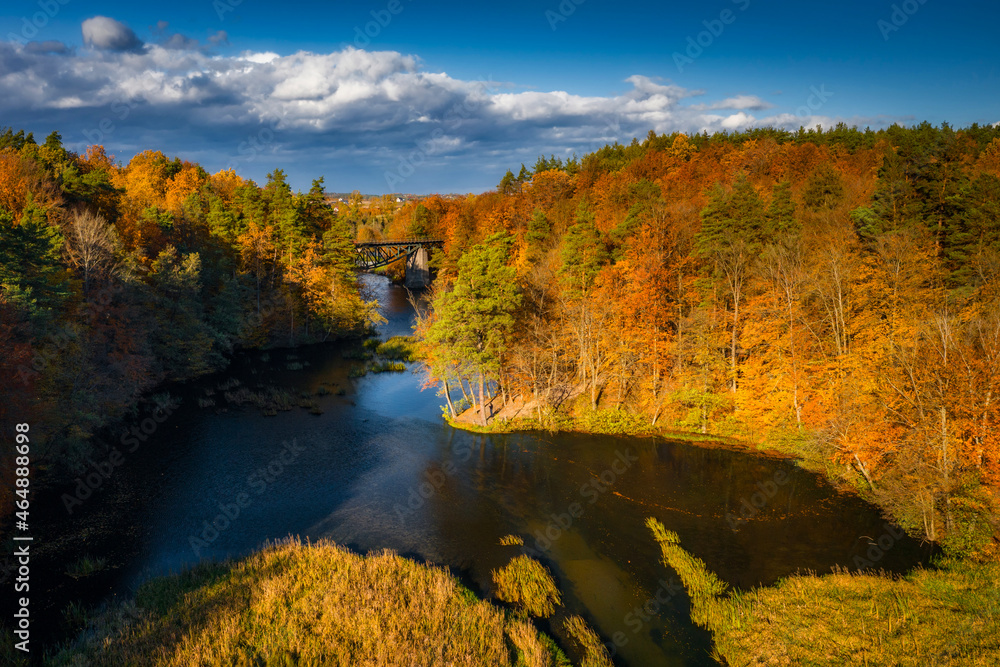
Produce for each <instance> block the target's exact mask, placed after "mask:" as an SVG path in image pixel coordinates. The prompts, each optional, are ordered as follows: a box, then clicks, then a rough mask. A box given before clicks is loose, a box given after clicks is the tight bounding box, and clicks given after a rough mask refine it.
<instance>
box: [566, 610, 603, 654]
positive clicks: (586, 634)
mask: <svg viewBox="0 0 1000 667" xmlns="http://www.w3.org/2000/svg"><path fill="white" fill-rule="evenodd" d="M563 627H564V628H566V632H567V634H569V636H570V637H572V638H573V639H574V640H576V642H577V643H578V644H579V645H580V647H581V648H582V649H583V662H581V663H580V667H614V665H613V663H612V662H611V655H610V654H609V653H608V649H607V647H606V646H605V645H604V644H603V643H601V638H600V637H598V636H597V633H596V632H594V631H593V630H591V628H590V626H589V625H587V622H586V621H585V620H583V619H582V618H580V617H579V616H575V615H574V616H570V617H569V618H567V619H566V620H565V621H563Z"/></svg>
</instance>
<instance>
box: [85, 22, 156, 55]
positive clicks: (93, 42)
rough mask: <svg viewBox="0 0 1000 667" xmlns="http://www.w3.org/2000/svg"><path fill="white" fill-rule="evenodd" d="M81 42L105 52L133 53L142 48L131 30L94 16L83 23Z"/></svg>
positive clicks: (121, 24)
mask: <svg viewBox="0 0 1000 667" xmlns="http://www.w3.org/2000/svg"><path fill="white" fill-rule="evenodd" d="M82 30H83V42H84V43H85V44H87V45H88V46H92V47H94V48H95V49H102V50H106V51H134V50H135V49H138V48H140V47H141V46H142V41H141V40H140V39H139V38H138V37H136V35H135V33H134V32H132V29H131V28H129V27H128V26H127V25H125V24H124V23H121V22H119V21H116V20H114V19H112V18H108V17H107V16H95V17H93V18H89V19H87V20H86V21H84V22H83V25H82Z"/></svg>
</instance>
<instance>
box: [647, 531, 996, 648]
mask: <svg viewBox="0 0 1000 667" xmlns="http://www.w3.org/2000/svg"><path fill="white" fill-rule="evenodd" d="M647 525H648V526H649V528H650V529H651V530H652V532H653V535H654V538H655V539H656V541H657V542H658V543H659V545H660V549H661V552H662V555H663V562H664V564H666V565H668V566H669V567H670V568H672V569H673V570H674V571H676V572H677V573H678V575H679V576H680V578H681V581H682V582H683V583H684V587H685V589H686V590H687V592H688V596H689V598H690V599H691V617H692V619H693V620H694V621H695V622H696V623H697V624H699V625H701V626H702V627H705V628H706V629H708V630H709V631H710V632H711V633H712V636H713V639H714V642H715V653H716V657H717V658H720V659H721V660H723V661H725V662H724V664H728V665H731V666H733V667H736V666H738V665H763V664H767V665H816V666H825V665H830V666H831V667H833V666H835V665H837V666H839V665H866V666H867V665H899V666H901V667H911V666H912V667H923V666H924V665H945V664H946V665H952V666H956V667H957V666H963V667H966V666H967V667H986V666H988V665H997V664H1000V583H998V582H1000V563H996V562H988V563H973V562H970V561H956V560H948V561H944V562H942V563H941V564H940V566H939V567H938V568H936V569H924V568H918V569H916V570H914V571H913V572H911V573H909V574H907V575H905V576H903V577H900V578H893V577H888V576H885V575H879V574H859V573H848V572H847V571H846V570H845V571H839V572H834V573H832V574H827V575H823V576H816V575H815V574H805V575H795V576H791V577H788V578H786V579H783V580H782V581H780V582H778V584H776V585H774V586H768V587H761V588H755V589H753V590H749V591H739V590H737V591H728V592H727V591H726V586H725V584H722V583H721V582H720V581H719V580H718V578H717V577H715V575H714V574H713V573H712V572H710V571H708V569H707V568H706V566H705V563H704V562H703V561H701V560H700V559H699V558H696V557H694V556H692V555H691V554H689V553H688V552H687V551H685V550H684V549H683V548H681V546H680V538H679V537H678V535H677V534H676V533H673V532H671V531H667V530H665V529H664V527H663V525H662V524H660V523H659V522H658V521H655V520H652V519H651V520H649V521H648V522H647ZM892 541H893V540H892V535H891V534H887V535H884V536H880V537H879V538H878V542H875V543H873V547H874V548H875V549H876V550H880V549H881V547H880V546H879V545H880V544H881V546H882V547H885V546H886V545H888V548H891V545H892Z"/></svg>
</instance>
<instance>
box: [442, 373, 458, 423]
mask: <svg viewBox="0 0 1000 667" xmlns="http://www.w3.org/2000/svg"><path fill="white" fill-rule="evenodd" d="M441 384H442V386H444V400H446V401H447V402H448V412H450V413H451V418H452V419H454V418H455V417H457V416H458V415H456V414H455V406H454V405H453V404H452V402H451V388H450V387H449V386H448V380H441Z"/></svg>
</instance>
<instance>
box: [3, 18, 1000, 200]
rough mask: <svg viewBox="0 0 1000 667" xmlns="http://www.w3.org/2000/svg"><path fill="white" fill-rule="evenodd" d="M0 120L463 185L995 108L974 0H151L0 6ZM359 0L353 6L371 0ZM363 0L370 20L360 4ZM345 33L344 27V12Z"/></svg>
mask: <svg viewBox="0 0 1000 667" xmlns="http://www.w3.org/2000/svg"><path fill="white" fill-rule="evenodd" d="M0 12H2V14H0V125H11V126H14V127H15V128H21V127H23V128H25V129H28V130H32V131H34V132H35V133H36V135H38V136H40V137H41V136H44V135H46V134H48V132H50V131H51V130H53V129H58V130H59V131H60V132H61V133H62V135H63V137H64V140H65V142H66V144H67V145H68V146H69V147H70V148H72V149H74V150H83V148H84V147H85V146H86V145H87V144H88V143H103V144H104V145H105V147H106V148H107V149H108V151H109V152H111V153H114V154H115V155H117V156H118V157H119V158H120V159H122V160H124V161H127V160H128V159H129V158H130V157H131V156H132V155H134V154H135V152H136V151H138V150H142V149H145V148H157V149H160V150H163V151H164V152H165V153H167V154H168V155H170V156H173V155H179V156H180V157H182V158H185V159H191V160H197V161H199V162H201V163H202V164H203V165H204V166H205V167H206V168H207V169H209V170H210V171H215V170H218V169H221V168H226V167H231V168H234V169H236V170H237V171H239V172H240V173H241V174H243V175H244V176H247V177H251V178H254V179H255V180H258V181H263V180H264V178H265V174H266V173H267V172H268V171H270V170H271V169H273V168H274V167H281V168H282V169H284V170H285V171H286V172H287V173H288V174H289V175H290V178H291V181H292V183H293V186H294V187H296V188H300V189H306V188H308V187H309V183H310V181H311V179H312V178H315V177H317V176H321V175H322V176H325V177H326V183H327V186H328V188H330V189H333V190H338V191H342V190H351V189H354V188H358V189H361V190H363V191H365V192H372V193H380V192H387V191H402V192H415V193H427V192H470V191H471V192H479V191H482V190H485V189H489V188H491V187H494V186H495V184H496V183H497V182H498V181H499V179H500V177H501V176H502V175H503V172H504V170H506V169H507V168H508V167H513V168H515V169H516V168H517V167H518V166H519V165H520V163H521V162H525V163H528V164H529V165H530V164H532V163H533V162H534V160H535V158H536V157H537V156H538V155H539V154H541V153H545V154H550V153H555V154H557V155H561V156H564V157H565V156H569V155H571V154H572V153H573V152H574V151H575V152H577V153H578V154H582V153H584V152H587V151H589V150H593V149H594V148H595V147H597V146H600V145H602V144H603V143H606V142H608V141H614V140H619V141H623V142H627V141H629V140H630V139H631V138H632V137H633V136H638V137H640V138H641V137H644V136H645V135H646V133H647V132H648V131H649V130H650V129H654V130H656V131H658V132H670V131H675V130H676V131H684V132H698V131H702V130H708V131H710V132H711V131H715V130H720V129H738V128H743V127H748V126H755V125H758V126H759V125H776V126H781V127H786V128H790V129H793V128H796V127H798V126H799V125H806V126H811V125H815V124H824V125H829V124H832V123H836V122H839V121H844V122H847V123H848V124H858V125H860V126H862V127H864V126H869V125H870V126H872V127H884V126H886V125H888V124H891V123H893V122H899V123H903V124H909V123H914V122H919V121H922V120H929V121H931V122H934V123H940V122H943V121H947V122H950V123H951V124H953V125H956V126H965V125H969V124H971V123H973V122H978V123H995V122H998V121H1000V72H998V63H1000V40H998V39H997V38H996V36H995V31H996V25H997V19H998V18H1000V9H998V8H997V6H996V5H995V4H994V3H992V2H950V3H945V2H941V0H924V1H923V2H921V0H907V1H906V2H891V1H890V2H878V1H876V2H856V1H848V2H841V3H837V4H829V3H822V4H821V3H810V4H806V3H792V2H778V1H771V2H765V0H717V1H716V2H711V3H697V4H695V3H671V2H659V3H645V2H629V1H626V0H619V1H617V2H609V1H607V0H582V1H580V0H575V1H574V0H562V2H560V1H558V0H552V1H551V2H535V3H528V2H521V1H512V2H506V3H489V4H488V5H483V6H475V5H473V6H468V5H465V4H460V3H457V2H434V3H431V2H427V1H424V0H372V1H371V2H360V3H350V4H346V3H315V4H314V3H297V2H292V1H288V2H284V3H265V2H262V1H261V0H175V1H174V2H171V3H169V4H160V3H155V4H154V3H136V2H101V1H97V2H86V3H85V2H81V0H35V1H34V2H8V3H5V5H4V8H3V9H2V10H0ZM373 13H374V14H373ZM379 19H381V23H379V22H378V20H379ZM366 31H367V32H366Z"/></svg>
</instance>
